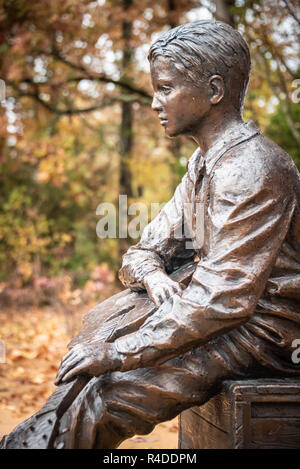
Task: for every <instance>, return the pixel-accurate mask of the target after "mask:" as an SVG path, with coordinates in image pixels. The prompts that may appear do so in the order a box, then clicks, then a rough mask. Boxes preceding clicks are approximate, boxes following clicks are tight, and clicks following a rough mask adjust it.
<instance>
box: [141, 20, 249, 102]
mask: <svg viewBox="0 0 300 469" xmlns="http://www.w3.org/2000/svg"><path fill="white" fill-rule="evenodd" d="M158 56H163V57H166V58H169V59H170V60H171V61H172V62H173V63H174V65H175V67H176V68H177V69H178V70H179V71H180V72H182V73H183V74H184V75H186V77H187V78H189V79H190V80H192V81H193V82H194V83H195V84H197V82H199V80H201V81H202V80H203V78H206V77H207V78H208V77H209V76H211V75H215V74H217V75H221V76H222V77H223V79H224V82H225V89H226V94H227V96H228V97H229V99H230V100H231V102H232V104H233V105H234V106H235V107H236V108H237V109H238V110H242V108H243V104H244V99H245V94H246V91H247V87H248V83H249V75H250V68H251V59H250V52H249V48H248V46H247V43H246V42H245V40H244V39H243V37H242V36H241V34H240V33H239V32H238V31H236V30H235V29H233V28H232V27H231V26H229V25H228V24H225V23H222V22H220V21H213V20H202V21H195V22H192V23H187V24H183V25H181V26H177V27H176V28H173V29H171V30H170V31H168V32H167V33H165V34H163V35H162V36H161V37H160V38H159V39H157V40H156V41H155V42H154V43H153V44H152V46H151V48H150V51H149V55H148V60H149V61H150V62H152V61H153V60H155V58H156V57H158Z"/></svg>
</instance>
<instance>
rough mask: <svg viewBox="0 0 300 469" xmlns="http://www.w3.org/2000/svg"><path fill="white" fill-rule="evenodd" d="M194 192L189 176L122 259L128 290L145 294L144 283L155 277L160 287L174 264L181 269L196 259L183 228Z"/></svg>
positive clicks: (121, 278)
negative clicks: (182, 265) (186, 211)
mask: <svg viewBox="0 0 300 469" xmlns="http://www.w3.org/2000/svg"><path fill="white" fill-rule="evenodd" d="M191 188H192V181H191V179H190V175H189V173H186V174H185V176H184V177H183V179H182V181H181V183H180V184H179V185H178V186H177V188H176V190H175V193H174V196H173V197H172V199H171V200H170V201H169V202H168V203H167V204H166V205H165V206H164V208H163V209H162V210H161V212H160V213H159V214H158V215H157V216H156V217H155V218H154V219H153V220H152V221H151V223H149V224H148V225H147V226H146V227H145V229H144V231H143V234H142V237H141V240H140V242H139V243H137V244H136V245H135V246H132V247H130V248H129V250H128V251H127V252H126V254H125V255H124V256H123V263H122V267H121V269H120V271H119V278H120V280H121V281H122V283H123V285H124V286H126V287H127V288H130V289H132V290H134V291H142V290H145V288H147V283H146V282H145V279H146V278H148V280H149V279H150V278H151V277H152V280H151V281H154V277H153V276H154V275H155V276H156V278H157V282H158V283H159V282H164V281H168V280H167V275H166V274H168V273H170V272H172V271H173V270H174V268H175V262H177V263H179V265H180V263H181V264H183V263H186V262H188V261H189V260H191V259H193V258H194V255H195V253H194V250H193V249H186V245H185V242H186V236H185V233H184V226H183V224H184V207H185V204H186V203H188V202H189V197H190V193H191ZM151 281H150V283H151Z"/></svg>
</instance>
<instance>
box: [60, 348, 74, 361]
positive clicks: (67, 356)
mask: <svg viewBox="0 0 300 469" xmlns="http://www.w3.org/2000/svg"><path fill="white" fill-rule="evenodd" d="M77 353H78V351H77ZM74 354H76V351H75V350H74V349H72V350H70V352H68V353H67V354H66V355H65V356H64V357H63V358H62V360H61V363H63V362H64V361H65V360H68V358H70V357H72V356H73V355H74Z"/></svg>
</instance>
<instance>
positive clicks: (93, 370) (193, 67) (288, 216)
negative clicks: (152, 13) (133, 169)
mask: <svg viewBox="0 0 300 469" xmlns="http://www.w3.org/2000/svg"><path fill="white" fill-rule="evenodd" d="M149 61H150V65H151V79H152V85H153V89H154V96H153V105H152V107H153V109H154V111H156V112H157V114H158V117H159V119H160V121H161V124H162V126H163V127H164V128H165V133H166V135H168V136H169V137H174V136H177V135H188V136H190V137H192V138H193V139H194V140H195V141H196V142H197V144H198V149H197V150H196V151H195V153H194V154H193V155H192V156H191V158H190V160H189V162H188V167H187V172H186V174H185V176H184V177H183V179H182V181H181V183H180V184H179V186H178V187H177V189H176V191H175V193H174V196H173V198H172V199H171V200H170V201H169V202H168V203H167V204H166V205H165V207H164V208H163V210H162V211H161V212H160V214H159V215H158V216H157V217H156V218H155V219H154V220H153V221H152V222H151V223H150V224H149V225H148V226H147V227H146V228H145V230H144V232H143V235H142V238H141V240H140V242H139V243H138V244H137V245H136V246H133V247H131V248H130V249H129V250H128V252H127V253H126V254H125V256H124V258H123V265H122V268H121V271H120V279H121V280H122V282H123V284H124V285H125V286H126V287H127V288H128V289H129V290H126V291H124V292H122V293H119V294H118V295H116V296H114V297H112V298H109V299H108V300H106V301H105V302H103V303H102V304H100V305H98V306H97V307H96V308H94V309H93V310H92V311H91V312H90V313H89V314H88V316H87V317H86V320H85V323H84V327H83V329H82V331H81V332H80V334H79V335H78V336H77V337H76V338H74V339H73V341H72V342H71V344H70V348H71V351H70V352H69V353H68V354H67V355H66V356H65V357H64V358H63V360H62V363H61V365H60V368H59V371H58V375H57V381H56V384H57V385H58V388H57V390H56V391H55V393H54V394H53V395H52V396H51V397H50V398H49V400H48V401H47V403H46V404H45V406H44V407H43V409H41V410H40V411H39V412H38V413H37V414H35V415H34V416H33V417H31V418H30V419H29V420H27V421H26V422H24V423H22V424H21V425H19V426H18V427H16V429H14V430H13V431H12V433H11V434H10V435H8V436H7V437H5V439H4V440H3V441H2V447H4V448H58V449H60V448H114V447H116V446H118V445H119V444H120V442H121V441H123V440H124V439H126V438H128V437H130V436H132V435H134V434H136V433H138V434H145V433H148V432H150V431H151V430H152V429H153V427H154V426H155V425H156V424H157V423H159V422H162V421H164V420H167V419H171V418H173V417H175V416H176V415H177V414H179V413H180V412H181V411H183V410H185V409H188V408H190V407H192V406H196V405H201V404H203V403H205V402H207V400H208V399H209V398H210V397H212V396H213V395H214V394H216V393H217V392H218V390H219V389H220V386H221V384H222V382H223V381H224V380H228V379H243V378H248V379H255V378H262V377H269V378H276V377H277V378H279V377H288V376H290V377H291V376H300V365H299V364H296V363H293V360H292V353H293V350H294V349H293V341H294V340H295V339H297V338H299V339H300V306H299V298H300V178H299V172H298V171H297V169H296V166H295V165H294V163H293V161H292V159H291V158H290V156H289V155H288V154H286V153H285V152H284V151H283V150H282V149H281V148H279V147H278V146H277V145H276V144H275V143H274V142H272V141H270V140H269V139H268V138H266V137H265V136H264V135H263V134H262V132H261V131H260V130H259V129H258V128H257V127H256V125H255V124H254V123H253V122H251V121H249V122H243V119H242V112H243V103H244V97H245V93H246V90H247V86H248V80H249V72H250V55H249V50H248V47H247V44H246V43H245V41H244V40H243V38H242V36H241V35H240V34H239V33H238V32H237V31H235V30H233V29H232V28H231V27H230V26H228V25H225V24H223V23H221V22H215V21H198V22H194V23H189V24H186V25H183V26H179V27H177V28H174V29H172V30H171V31H169V32H167V33H166V34H164V35H163V36H162V37H161V38H159V39H158V40H157V41H156V42H155V43H154V44H153V45H152V47H151V49H150V53H149Z"/></svg>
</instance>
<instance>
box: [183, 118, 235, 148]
mask: <svg viewBox="0 0 300 469" xmlns="http://www.w3.org/2000/svg"><path fill="white" fill-rule="evenodd" d="M242 123H243V119H242V117H241V115H240V113H239V112H238V111H231V112H228V111H227V112H226V111H225V110H224V111H222V112H220V111H218V113H216V112H214V113H210V114H209V115H208V116H206V118H205V119H203V120H202V121H201V125H200V126H199V128H198V129H196V131H195V132H193V135H192V137H193V139H194V140H195V141H196V142H197V143H198V145H199V147H200V149H201V152H202V154H203V155H204V154H205V153H206V152H207V151H208V150H209V149H210V147H211V146H212V145H213V144H214V143H215V142H216V141H217V140H219V139H220V138H222V136H223V135H224V134H225V132H227V131H228V130H230V129H231V128H234V127H236V126H237V125H240V124H242Z"/></svg>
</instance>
